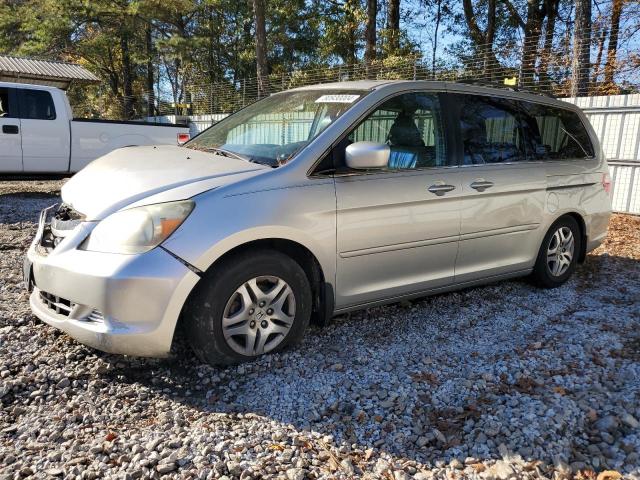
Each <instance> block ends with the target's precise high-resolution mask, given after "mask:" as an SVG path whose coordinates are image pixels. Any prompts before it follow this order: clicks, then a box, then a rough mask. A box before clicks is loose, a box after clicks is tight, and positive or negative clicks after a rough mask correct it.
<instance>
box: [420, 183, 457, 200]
mask: <svg viewBox="0 0 640 480" xmlns="http://www.w3.org/2000/svg"><path fill="white" fill-rule="evenodd" d="M455 188H456V187H454V186H453V185H447V184H438V183H436V184H434V185H431V186H430V187H429V188H427V190H429V191H430V192H431V193H434V194H435V195H438V196H439V197H441V196H442V195H444V194H445V193H447V192H450V191H451V190H455Z"/></svg>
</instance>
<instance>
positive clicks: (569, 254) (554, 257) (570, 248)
mask: <svg viewBox="0 0 640 480" xmlns="http://www.w3.org/2000/svg"><path fill="white" fill-rule="evenodd" d="M574 248H575V241H574V238H573V233H572V232H571V229H570V228H569V227H560V228H558V229H557V230H556V231H555V232H554V233H553V235H552V236H551V239H550V240H549V246H548V247H547V267H548V268H549V272H550V273H551V275H553V276H554V277H560V276H562V275H563V274H564V273H565V272H566V271H567V270H568V269H569V267H570V266H571V262H572V261H573V256H574Z"/></svg>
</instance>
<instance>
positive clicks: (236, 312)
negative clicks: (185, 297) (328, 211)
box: [184, 250, 312, 365]
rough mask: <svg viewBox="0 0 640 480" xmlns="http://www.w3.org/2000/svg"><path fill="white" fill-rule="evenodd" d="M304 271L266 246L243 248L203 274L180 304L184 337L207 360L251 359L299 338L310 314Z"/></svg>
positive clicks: (278, 348)
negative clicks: (253, 248)
mask: <svg viewBox="0 0 640 480" xmlns="http://www.w3.org/2000/svg"><path fill="white" fill-rule="evenodd" d="M311 298H312V296H311V288H310V285H309V281H308V279H307V276H306V275H305V272H304V270H303V269H302V267H300V265H299V264H298V263H296V262H295V261H294V260H293V259H291V258H290V257H288V256H286V255H284V254H282V253H280V252H277V251H271V250H262V251H258V252H254V253H251V252H244V253H241V254H238V255H234V256H233V257H231V258H229V259H227V260H226V261H223V262H222V263H221V264H220V265H217V266H216V267H215V268H214V269H213V271H212V272H210V273H208V274H207V275H206V276H205V277H204V278H203V279H202V280H201V284H200V285H199V286H198V287H197V289H196V291H195V292H194V293H193V295H192V296H191V297H190V299H189V303H188V304H187V307H186V309H185V318H184V320H185V322H186V325H185V326H186V334H187V339H188V340H189V343H190V345H191V347H192V348H193V350H194V351H195V353H196V355H198V357H199V358H200V359H201V360H203V361H205V362H207V363H210V364H212V365H230V364H234V363H240V362H244V361H248V360H252V359H254V358H256V357H259V356H260V355H263V354H265V353H269V352H276V351H279V350H281V349H282V348H284V347H286V346H288V345H292V344H295V343H297V342H299V341H300V340H301V339H302V336H303V335H304V331H305V329H306V327H307V326H308V324H309V319H310V317H311Z"/></svg>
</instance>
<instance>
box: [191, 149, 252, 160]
mask: <svg viewBox="0 0 640 480" xmlns="http://www.w3.org/2000/svg"><path fill="white" fill-rule="evenodd" d="M188 148H193V149H194V150H200V151H202V152H215V153H219V154H220V155H222V156H224V157H228V158H235V159H237V160H244V161H245V162H252V163H253V160H252V159H251V158H249V157H247V156H245V155H242V154H240V153H236V152H232V151H231V150H226V149H224V148H220V147H188Z"/></svg>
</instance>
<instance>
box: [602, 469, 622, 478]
mask: <svg viewBox="0 0 640 480" xmlns="http://www.w3.org/2000/svg"><path fill="white" fill-rule="evenodd" d="M620 478H622V475H621V474H620V473H619V472H616V471H615V470H605V471H604V472H600V473H599V474H598V478H597V480H619V479H620Z"/></svg>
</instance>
